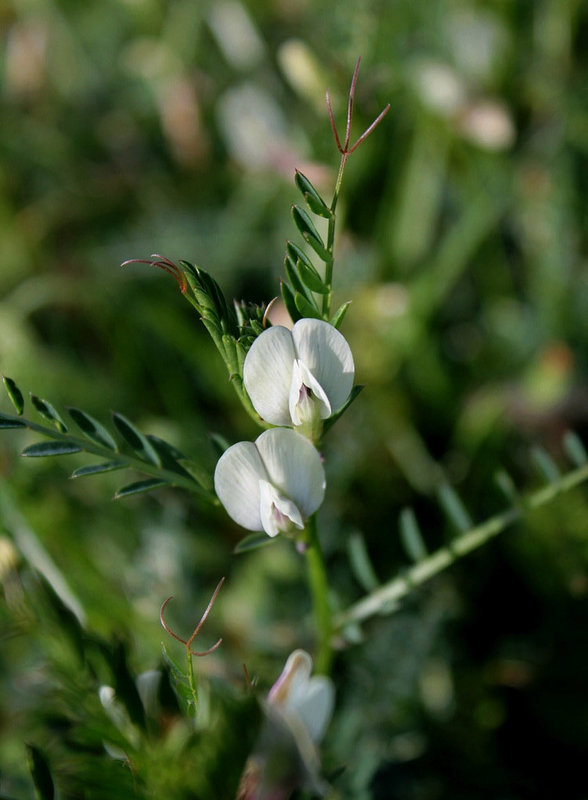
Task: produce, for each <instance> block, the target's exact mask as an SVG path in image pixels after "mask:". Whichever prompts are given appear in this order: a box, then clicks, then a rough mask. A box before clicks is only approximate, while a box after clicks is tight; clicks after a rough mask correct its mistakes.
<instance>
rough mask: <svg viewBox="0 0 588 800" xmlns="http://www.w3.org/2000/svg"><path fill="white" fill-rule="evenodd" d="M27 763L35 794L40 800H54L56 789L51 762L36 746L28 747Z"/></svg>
mask: <svg viewBox="0 0 588 800" xmlns="http://www.w3.org/2000/svg"><path fill="white" fill-rule="evenodd" d="M26 749H27V761H28V765H29V770H30V773H31V778H32V779H33V783H34V784H35V794H36V795H37V798H38V800H53V799H54V797H55V787H54V785H53V778H52V777H51V770H50V768H49V762H48V761H47V759H46V757H45V755H44V754H43V753H42V752H41V750H39V748H38V747H35V746H34V745H30V744H29V745H26Z"/></svg>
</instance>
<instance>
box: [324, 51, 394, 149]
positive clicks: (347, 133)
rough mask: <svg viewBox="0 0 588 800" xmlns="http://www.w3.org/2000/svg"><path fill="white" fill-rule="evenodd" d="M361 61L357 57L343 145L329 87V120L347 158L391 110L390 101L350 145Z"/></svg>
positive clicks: (336, 140)
mask: <svg viewBox="0 0 588 800" xmlns="http://www.w3.org/2000/svg"><path fill="white" fill-rule="evenodd" d="M360 63H361V58H358V59H357V64H356V65H355V69H354V71H353V77H352V79H351V86H350V88H349V100H348V102H347V124H346V126H345V142H344V144H343V145H341V139H339V134H338V132H337V126H336V125H335V116H334V114H333V107H332V105H331V97H330V95H329V90H328V89H327V110H328V112H329V120H330V123H331V130H332V131H333V136H334V137H335V143H336V145H337V150H338V151H339V152H340V153H341V155H342V156H344V157H345V158H347V156H350V155H351V153H353V152H354V151H355V150H357V148H358V147H359V145H360V144H361V143H362V142H364V141H365V140H366V139H367V137H368V136H369V135H370V133H371V132H372V131H373V130H374V128H375V127H376V126H377V125H379V124H380V122H381V121H382V120H383V119H384V117H385V116H386V114H387V113H388V111H390V103H388V105H387V106H386V107H385V108H384V110H383V111H381V112H380V113H379V114H378V116H377V117H376V118H375V120H374V121H373V122H372V124H371V125H370V126H369V127H368V128H366V129H365V131H364V132H363V133H362V134H361V136H360V137H359V139H358V140H357V141H356V142H355V144H353V145H352V146H351V147H350V146H349V139H350V137H351V123H352V121H353V102H354V100H355V87H356V85H357V76H358V74H359V65H360Z"/></svg>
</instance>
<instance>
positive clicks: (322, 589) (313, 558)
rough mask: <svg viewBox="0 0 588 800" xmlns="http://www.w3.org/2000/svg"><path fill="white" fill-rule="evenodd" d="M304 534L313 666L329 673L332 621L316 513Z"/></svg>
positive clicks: (324, 672)
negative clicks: (313, 631)
mask: <svg viewBox="0 0 588 800" xmlns="http://www.w3.org/2000/svg"><path fill="white" fill-rule="evenodd" d="M306 537H307V538H306V544H307V547H306V550H305V556H306V563H307V567H308V582H309V586H310V593H311V596H312V606H313V612H314V620H315V626H316V633H317V638H318V651H317V655H316V659H315V669H316V672H317V673H320V674H322V675H328V674H329V672H330V671H331V664H332V661H333V646H332V640H333V621H332V614H331V606H330V603H329V584H328V580H327V570H326V568H325V561H324V558H323V553H322V550H321V546H320V542H319V538H318V531H317V523H316V514H313V515H312V516H311V517H310V518H309V520H308V522H307V525H306Z"/></svg>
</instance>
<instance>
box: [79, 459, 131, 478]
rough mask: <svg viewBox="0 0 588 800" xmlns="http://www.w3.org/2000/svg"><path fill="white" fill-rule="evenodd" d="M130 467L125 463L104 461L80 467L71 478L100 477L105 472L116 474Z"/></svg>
mask: <svg viewBox="0 0 588 800" xmlns="http://www.w3.org/2000/svg"><path fill="white" fill-rule="evenodd" d="M126 466H128V464H127V463H126V462H125V461H103V462H101V463H100V464H90V465H88V466H87V467H80V468H79V469H76V470H74V471H73V472H72V474H71V475H70V478H85V477H86V476H88V475H100V474H101V473H103V472H114V470H117V469H123V468H124V467H126Z"/></svg>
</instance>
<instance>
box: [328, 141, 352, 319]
mask: <svg viewBox="0 0 588 800" xmlns="http://www.w3.org/2000/svg"><path fill="white" fill-rule="evenodd" d="M347 157H348V153H342V154H341V162H340V164H339V172H338V174H337V181H336V182H335V191H334V192H333V200H332V202H331V216H330V218H329V227H328V231H327V250H328V251H329V253H330V254H331V258H330V259H329V260H328V261H326V262H325V283H326V285H327V286H328V287H329V291H328V293H327V294H325V295H324V296H323V317H328V316H329V314H330V313H331V298H332V295H333V291H332V283H333V262H334V255H333V249H334V246H335V224H336V216H335V210H336V208H337V201H338V199H339V193H340V191H341V184H342V182H343V173H344V172H345V164H346V163H347Z"/></svg>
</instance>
